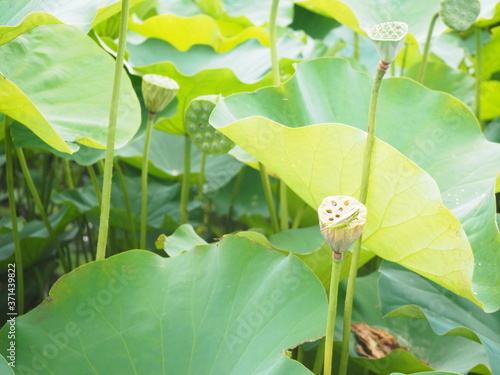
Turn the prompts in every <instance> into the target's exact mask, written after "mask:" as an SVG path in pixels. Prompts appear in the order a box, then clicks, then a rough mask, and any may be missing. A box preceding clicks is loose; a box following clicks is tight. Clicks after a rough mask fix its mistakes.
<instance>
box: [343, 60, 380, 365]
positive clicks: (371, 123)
mask: <svg viewBox="0 0 500 375" xmlns="http://www.w3.org/2000/svg"><path fill="white" fill-rule="evenodd" d="M386 71H387V66H386V65H385V64H379V67H378V69H377V74H376V76H375V80H374V81H373V88H372V93H371V97H370V109H369V113H368V136H367V139H366V146H365V151H364V154H363V169H362V175H361V189H360V193H359V201H360V202H361V203H362V204H366V197H367V195H368V187H369V177H370V166H371V161H372V153H373V146H374V143H375V130H376V115H377V103H378V96H379V93H380V86H381V84H382V80H383V78H384V75H385V73H386ZM362 237H363V235H361V236H360V237H359V238H358V240H357V241H356V243H355V244H354V250H353V253H352V258H351V266H350V269H349V278H348V282H347V291H346V297H345V305H344V322H343V332H342V351H341V354H340V367H339V375H346V373H347V363H348V359H349V339H350V333H351V320H352V305H353V301H354V289H355V286H356V274H357V271H358V263H359V254H360V251H361V241H362Z"/></svg>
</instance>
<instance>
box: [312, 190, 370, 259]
mask: <svg viewBox="0 0 500 375" xmlns="http://www.w3.org/2000/svg"><path fill="white" fill-rule="evenodd" d="M318 217H319V224H320V227H321V234H322V235H323V238H324V239H325V241H326V243H327V244H328V245H330V247H331V249H332V250H333V251H334V253H336V254H342V253H343V252H344V251H346V250H347V249H348V248H349V246H351V245H352V244H353V243H354V242H355V241H356V240H357V239H358V238H359V236H361V233H362V232H363V228H364V227H365V222H366V207H365V206H364V205H363V204H361V203H359V202H358V201H357V200H356V199H354V198H353V197H350V196H348V195H336V196H331V197H326V198H325V199H323V202H322V203H321V205H320V206H319V207H318Z"/></svg>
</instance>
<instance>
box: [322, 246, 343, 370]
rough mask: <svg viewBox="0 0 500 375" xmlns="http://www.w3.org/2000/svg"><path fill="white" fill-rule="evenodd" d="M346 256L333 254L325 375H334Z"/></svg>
mask: <svg viewBox="0 0 500 375" xmlns="http://www.w3.org/2000/svg"><path fill="white" fill-rule="evenodd" d="M343 261H344V254H338V253H333V259H332V273H331V276H330V291H329V293H330V295H329V298H328V318H327V321H326V338H325V360H324V365H323V366H324V369H325V370H324V375H331V374H332V361H333V339H334V337H333V333H334V330H335V318H336V316H337V299H338V295H339V281H340V272H341V270H342V263H343Z"/></svg>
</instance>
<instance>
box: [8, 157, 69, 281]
mask: <svg viewBox="0 0 500 375" xmlns="http://www.w3.org/2000/svg"><path fill="white" fill-rule="evenodd" d="M16 154H17V159H18V160H19V164H20V165H21V170H22V171H23V175H24V179H25V181H26V185H28V189H29V191H30V193H31V196H32V197H33V200H34V201H35V206H36V208H37V209H38V212H39V213H40V217H41V218H42V221H43V223H44V224H45V228H47V231H48V232H49V237H50V239H51V242H52V243H54V245H55V247H56V251H57V255H58V256H59V260H60V261H61V264H62V267H63V269H64V272H65V273H68V272H69V271H70V267H69V265H68V262H66V258H65V257H64V252H63V250H62V248H61V244H60V243H59V241H58V240H57V237H56V233H55V232H54V229H53V228H52V225H51V224H50V221H49V218H48V216H47V212H46V211H45V208H44V207H43V204H42V200H41V199H40V195H38V191H37V190H36V187H35V184H34V182H33V178H32V177H31V173H30V171H29V168H28V164H27V163H26V158H25V157H24V152H23V150H22V148H16Z"/></svg>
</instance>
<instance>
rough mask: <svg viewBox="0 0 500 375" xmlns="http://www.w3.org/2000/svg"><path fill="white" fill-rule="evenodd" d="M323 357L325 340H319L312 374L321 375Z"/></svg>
mask: <svg viewBox="0 0 500 375" xmlns="http://www.w3.org/2000/svg"><path fill="white" fill-rule="evenodd" d="M324 356H325V339H324V338H323V339H321V341H320V342H319V344H318V349H317V350H316V358H315V359H314V365H313V374H314V375H321V370H323V357H324Z"/></svg>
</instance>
